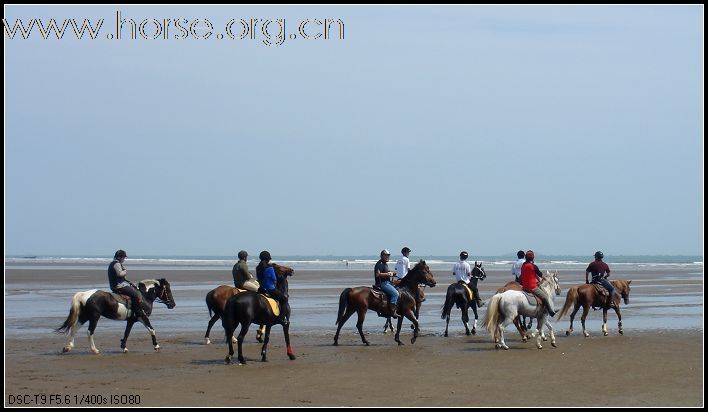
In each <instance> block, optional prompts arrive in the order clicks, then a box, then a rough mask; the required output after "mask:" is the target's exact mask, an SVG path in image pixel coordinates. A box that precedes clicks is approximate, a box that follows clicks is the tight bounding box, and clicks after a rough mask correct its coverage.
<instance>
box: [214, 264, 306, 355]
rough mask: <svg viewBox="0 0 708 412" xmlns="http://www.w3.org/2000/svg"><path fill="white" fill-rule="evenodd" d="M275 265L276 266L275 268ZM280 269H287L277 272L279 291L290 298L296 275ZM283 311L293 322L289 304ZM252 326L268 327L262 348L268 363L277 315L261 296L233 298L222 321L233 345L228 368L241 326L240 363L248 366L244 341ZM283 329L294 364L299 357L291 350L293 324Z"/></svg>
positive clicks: (289, 270)
mask: <svg viewBox="0 0 708 412" xmlns="http://www.w3.org/2000/svg"><path fill="white" fill-rule="evenodd" d="M273 265H274V266H275V264H273ZM280 267H281V268H284V269H280V270H276V271H275V278H276V284H275V287H276V289H278V290H279V291H280V292H281V293H282V294H284V295H285V296H288V276H292V275H293V272H294V271H293V269H291V268H288V267H285V266H280ZM280 310H281V311H283V312H284V314H285V317H286V318H287V319H290V305H289V304H288V305H285V307H281V308H280ZM252 323H255V324H258V325H264V326H265V335H264V340H263V347H262V348H261V360H262V361H263V362H267V357H266V353H267V350H268V341H269V340H270V329H271V328H272V327H273V325H274V324H276V323H277V315H275V314H274V313H273V310H272V309H271V307H270V304H269V303H268V301H267V300H266V297H265V296H263V295H262V294H260V293H256V292H251V291H250V290H248V291H245V292H241V293H238V294H236V295H234V296H232V297H230V298H229V300H228V301H226V306H225V307H224V312H223V314H222V317H221V324H222V326H223V327H224V332H225V333H226V340H227V342H228V344H229V354H228V355H226V359H225V362H226V364H229V363H231V361H232V359H233V356H234V343H233V336H234V332H235V330H236V328H237V327H238V326H239V325H240V326H241V331H240V332H239V334H238V337H237V338H236V341H237V342H238V362H239V364H242V365H243V364H245V363H246V359H245V358H244V357H243V349H242V348H243V339H244V337H245V336H246V333H248V328H249V327H251V324H252ZM282 326H283V333H284V335H285V344H286V345H287V346H286V347H287V353H288V358H290V360H294V359H295V354H294V353H293V350H292V348H291V347H290V332H289V330H290V324H289V323H288V324H285V325H282Z"/></svg>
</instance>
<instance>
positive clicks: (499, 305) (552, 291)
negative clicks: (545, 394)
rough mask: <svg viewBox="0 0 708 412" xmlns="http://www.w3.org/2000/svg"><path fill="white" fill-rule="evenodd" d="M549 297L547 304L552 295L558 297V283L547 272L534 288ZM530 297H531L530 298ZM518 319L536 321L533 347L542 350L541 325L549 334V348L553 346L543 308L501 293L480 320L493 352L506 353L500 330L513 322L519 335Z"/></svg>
mask: <svg viewBox="0 0 708 412" xmlns="http://www.w3.org/2000/svg"><path fill="white" fill-rule="evenodd" d="M538 287H540V288H541V289H542V290H543V291H544V292H545V293H546V295H548V296H549V298H550V300H551V303H552V302H553V298H554V295H560V293H561V289H560V284H559V282H558V274H557V272H553V273H551V272H548V271H546V274H544V275H543V278H542V280H541V283H540V284H539V285H538ZM532 296H533V295H532ZM518 315H524V316H531V317H534V318H536V320H537V321H536V327H537V329H536V331H537V332H538V334H537V336H536V347H537V348H538V349H541V348H543V346H542V345H541V329H542V328H543V326H544V324H546V325H547V327H548V329H549V330H550V332H551V345H553V346H554V347H555V346H556V336H555V334H554V332H553V326H552V325H551V323H550V322H547V323H546V316H547V315H548V312H546V308H545V307H544V306H543V304H539V303H537V302H534V303H533V304H532V303H530V302H529V300H528V299H527V297H526V294H525V293H524V292H520V291H518V290H507V291H506V292H504V293H499V294H496V295H494V296H493V297H492V299H491V301H490V302H489V308H488V309H487V313H486V314H485V317H484V325H485V326H486V328H487V330H488V331H489V333H491V334H492V336H494V343H495V348H496V349H499V348H504V349H509V347H508V346H507V345H506V343H505V342H504V328H505V327H506V326H507V325H509V323H511V322H514V324H515V325H516V327H517V329H519V332H520V333H521V329H520V325H519V324H518ZM522 336H523V337H522V340H523V341H524V342H526V336H525V335H523V333H522Z"/></svg>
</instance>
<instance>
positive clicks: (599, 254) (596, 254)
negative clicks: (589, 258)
mask: <svg viewBox="0 0 708 412" xmlns="http://www.w3.org/2000/svg"><path fill="white" fill-rule="evenodd" d="M604 257H605V255H604V254H603V253H602V252H600V251H599V250H598V251H597V252H595V259H602V258H604Z"/></svg>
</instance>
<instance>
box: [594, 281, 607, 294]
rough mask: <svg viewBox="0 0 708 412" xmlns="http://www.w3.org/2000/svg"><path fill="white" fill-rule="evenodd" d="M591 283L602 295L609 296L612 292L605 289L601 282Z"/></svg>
mask: <svg viewBox="0 0 708 412" xmlns="http://www.w3.org/2000/svg"><path fill="white" fill-rule="evenodd" d="M591 285H593V286H595V290H597V293H598V294H600V296H609V295H610V292H609V291H608V290H607V289H605V287H604V286H602V285H601V284H599V283H591Z"/></svg>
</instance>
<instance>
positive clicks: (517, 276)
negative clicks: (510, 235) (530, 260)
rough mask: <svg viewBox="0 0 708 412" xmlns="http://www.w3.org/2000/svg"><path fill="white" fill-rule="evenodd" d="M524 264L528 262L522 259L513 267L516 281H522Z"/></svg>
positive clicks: (512, 272) (512, 271)
mask: <svg viewBox="0 0 708 412" xmlns="http://www.w3.org/2000/svg"><path fill="white" fill-rule="evenodd" d="M524 262H526V259H524V258H521V259H518V260H517V261H516V262H514V263H513V264H512V265H511V274H512V275H514V277H515V278H514V279H521V265H523V264H524Z"/></svg>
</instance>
